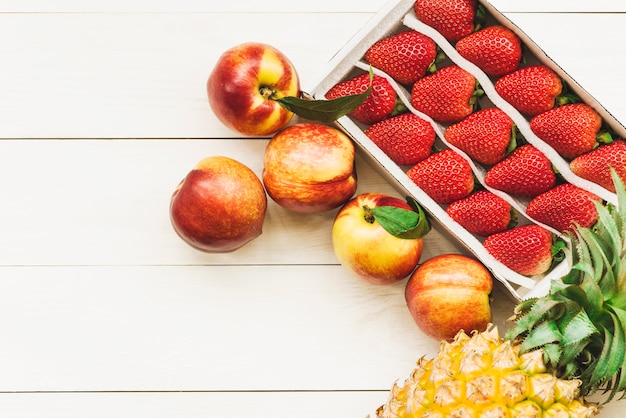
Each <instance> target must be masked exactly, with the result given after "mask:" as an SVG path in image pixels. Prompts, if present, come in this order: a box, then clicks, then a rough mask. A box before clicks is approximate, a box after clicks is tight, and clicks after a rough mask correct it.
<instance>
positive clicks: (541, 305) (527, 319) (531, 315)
mask: <svg viewBox="0 0 626 418" xmlns="http://www.w3.org/2000/svg"><path fill="white" fill-rule="evenodd" d="M561 305H562V304H561V302H560V301H558V300H554V299H552V298H540V299H536V300H535V301H534V303H533V304H532V306H531V307H530V309H529V310H528V311H527V312H526V314H524V315H521V316H520V315H518V317H517V319H516V323H515V326H514V327H512V328H511V329H509V330H508V332H507V333H506V338H508V339H511V340H513V339H515V338H517V337H519V336H521V335H522V334H524V333H525V332H526V331H528V330H531V329H533V328H535V327H537V326H538V325H540V324H541V323H542V322H544V321H545V320H546V319H547V317H549V319H553V318H554V317H555V316H556V315H558V314H560V313H561V312H563V309H562V307H561Z"/></svg>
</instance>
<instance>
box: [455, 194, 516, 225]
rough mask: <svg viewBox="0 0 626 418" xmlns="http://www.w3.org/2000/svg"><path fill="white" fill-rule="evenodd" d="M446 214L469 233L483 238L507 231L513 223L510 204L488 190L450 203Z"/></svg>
mask: <svg viewBox="0 0 626 418" xmlns="http://www.w3.org/2000/svg"><path fill="white" fill-rule="evenodd" d="M446 213H447V214H448V215H449V216H450V217H451V218H452V219H454V220H455V221H457V222H458V223H459V224H461V226H462V227H464V228H465V229H467V230H468V231H469V232H471V233H473V234H476V235H480V236H483V237H486V236H488V235H492V234H495V233H497V232H502V231H504V230H506V229H507V228H509V226H510V225H511V222H512V218H511V213H512V209H511V205H510V204H509V202H507V201H506V200H504V199H502V198H501V197H500V196H498V195H496V194H494V193H491V192H490V191H488V190H478V191H476V192H474V193H472V194H471V195H469V196H467V197H466V198H463V199H460V200H457V201H454V202H452V203H450V205H448V207H447V208H446Z"/></svg>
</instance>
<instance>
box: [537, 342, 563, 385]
mask: <svg viewBox="0 0 626 418" xmlns="http://www.w3.org/2000/svg"><path fill="white" fill-rule="evenodd" d="M542 350H543V354H544V359H543V361H544V362H545V363H546V364H558V363H559V360H560V359H561V355H562V354H563V350H562V348H561V345H560V344H557V343H551V344H546V345H544V346H543V347H542ZM564 376H565V377H567V372H565V373H564Z"/></svg>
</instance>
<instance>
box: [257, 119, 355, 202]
mask: <svg viewBox="0 0 626 418" xmlns="http://www.w3.org/2000/svg"><path fill="white" fill-rule="evenodd" d="M354 158H355V149H354V144H353V142H352V140H351V139H350V138H349V137H348V136H347V135H346V134H344V133H343V132H341V131H340V130H338V129H336V128H333V127H331V126H328V125H323V124H319V123H298V124H295V125H291V126H288V127H286V128H284V129H282V130H280V131H279V132H278V133H276V134H275V135H274V136H273V137H272V138H271V139H270V141H269V142H268V143H267V146H266V147H265V155H264V166H263V174H262V177H263V184H264V185H265V189H266V190H267V194H268V195H269V196H270V197H271V198H272V199H273V200H274V201H275V202H276V203H278V204H279V205H280V206H282V207H285V208H287V209H289V210H292V211H295V212H300V213H314V212H323V211H327V210H331V209H335V208H338V207H339V206H341V205H343V204H344V203H345V202H347V201H348V200H349V199H350V198H351V197H352V196H353V195H354V193H355V191H356V186H357V178H356V168H355V162H354Z"/></svg>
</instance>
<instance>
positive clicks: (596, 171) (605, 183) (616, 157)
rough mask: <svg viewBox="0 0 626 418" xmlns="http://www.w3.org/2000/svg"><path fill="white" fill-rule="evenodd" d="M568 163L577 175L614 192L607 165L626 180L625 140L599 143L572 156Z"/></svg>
mask: <svg viewBox="0 0 626 418" xmlns="http://www.w3.org/2000/svg"><path fill="white" fill-rule="evenodd" d="M569 165H570V168H571V170H572V172H573V173H574V174H576V175H577V176H579V177H582V178H584V179H587V180H589V181H592V182H594V183H597V184H599V185H600V186H602V187H604V188H605V189H607V190H610V191H612V192H615V185H614V184H613V180H612V179H611V171H610V170H609V167H613V168H614V169H615V171H616V172H617V175H618V176H619V177H620V178H621V179H622V181H624V182H626V141H624V140H622V139H616V140H614V141H613V142H611V143H609V144H601V145H600V146H599V147H598V148H596V149H594V150H593V151H590V152H588V153H586V154H583V155H581V156H578V157H576V158H574V159H573V160H572V161H571V162H570V164H569Z"/></svg>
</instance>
